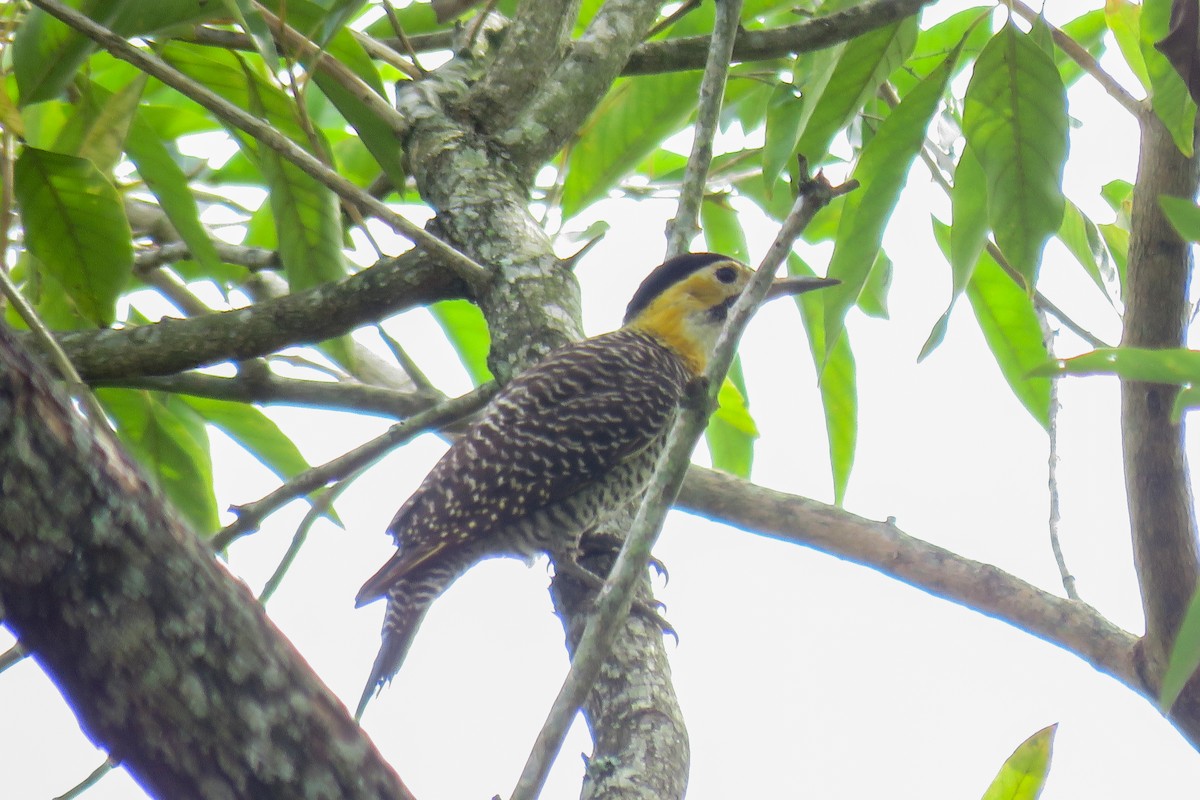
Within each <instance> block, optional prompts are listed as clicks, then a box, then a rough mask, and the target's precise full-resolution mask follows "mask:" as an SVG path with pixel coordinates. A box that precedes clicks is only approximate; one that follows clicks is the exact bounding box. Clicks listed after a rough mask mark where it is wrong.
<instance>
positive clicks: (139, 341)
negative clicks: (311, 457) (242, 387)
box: [57, 252, 467, 381]
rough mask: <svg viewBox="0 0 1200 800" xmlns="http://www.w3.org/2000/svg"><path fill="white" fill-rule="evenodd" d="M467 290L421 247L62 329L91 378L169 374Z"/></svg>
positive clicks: (329, 333)
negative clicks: (127, 318) (201, 305)
mask: <svg viewBox="0 0 1200 800" xmlns="http://www.w3.org/2000/svg"><path fill="white" fill-rule="evenodd" d="M466 292H467V288H466V287H465V286H464V285H463V284H462V283H461V282H459V281H458V280H457V279H456V278H455V276H454V275H453V274H451V273H450V272H449V271H447V270H444V269H440V268H439V267H438V266H437V265H435V264H433V263H432V262H431V260H430V259H429V258H427V257H425V256H424V255H423V254H422V253H420V252H412V253H407V254H405V255H403V256H401V257H400V258H398V259H395V260H393V261H390V262H387V263H383V264H377V265H376V266H373V267H371V268H369V269H365V270H363V271H362V272H358V273H356V274H354V275H351V276H349V277H348V278H344V279H342V280H340V281H338V282H337V283H328V284H322V285H320V286H314V287H312V288H311V289H306V290H304V291H301V292H297V293H295V294H290V295H286V296H284V297H280V298H278V299H275V300H267V301H264V302H260V303H256V304H255V305H253V306H250V307H249V308H239V309H236V310H233V311H222V312H219V313H215V314H209V315H207V316H203V317H194V318H192V319H186V320H180V319H164V320H161V321H159V322H156V323H153V324H151V325H142V326H139V327H136V328H123V329H119V330H102V331H68V332H62V333H58V334H57V337H58V340H59V342H61V344H62V347H63V350H64V351H65V352H66V353H67V355H68V356H69V357H70V359H71V362H72V363H74V364H75V367H76V369H77V370H78V371H79V374H80V376H81V377H82V378H83V379H84V380H85V381H100V380H122V379H129V378H141V377H145V376H147V375H168V374H171V373H174V372H182V371H183V370H188V369H194V368H196V367H199V366H204V365H206V364H214V363H218V362H221V361H240V360H243V359H247V358H256V357H258V356H263V355H266V354H268V353H272V352H275V351H276V350H278V349H280V348H282V347H287V346H290V345H296V344H312V343H315V342H320V341H324V340H325V339H329V338H332V337H334V336H340V335H342V334H343V333H346V332H348V331H351V330H353V329H354V328H356V327H358V326H359V325H363V324H365V323H367V322H374V321H377V320H380V319H383V318H384V317H387V316H389V315H391V314H395V313H398V312H400V311H403V310H404V309H407V308H413V307H415V306H419V305H425V304H428V303H432V302H434V301H436V300H445V299H448V298H452V297H462V296H464V294H465V293H466Z"/></svg>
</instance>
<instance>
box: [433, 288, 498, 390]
mask: <svg viewBox="0 0 1200 800" xmlns="http://www.w3.org/2000/svg"><path fill="white" fill-rule="evenodd" d="M429 311H430V313H431V314H433V318H434V319H436V320H437V322H438V324H439V325H441V326H442V330H443V331H444V332H445V334H446V338H447V339H449V340H450V344H452V345H454V349H455V350H456V351H457V352H458V358H459V360H461V361H462V364H463V366H464V367H466V369H467V374H468V375H470V376H471V382H472V383H474V384H475V385H476V386H479V385H480V384H483V383H487V382H488V381H490V380H492V371H491V370H490V369H488V363H487V357H488V350H489V349H490V348H491V346H492V337H491V334H490V333H488V326H487V320H485V319H484V318H483V312H481V311H480V310H479V307H478V306H477V305H475V304H474V303H472V302H469V301H467V300H443V301H442V302H440V303H434V304H433V305H431V306H430V307H429Z"/></svg>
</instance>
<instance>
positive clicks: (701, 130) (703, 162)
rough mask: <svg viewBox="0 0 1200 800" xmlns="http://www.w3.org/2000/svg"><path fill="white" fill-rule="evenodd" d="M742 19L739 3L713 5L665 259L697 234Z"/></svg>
mask: <svg viewBox="0 0 1200 800" xmlns="http://www.w3.org/2000/svg"><path fill="white" fill-rule="evenodd" d="M741 17H742V3H741V0H723V2H721V3H719V4H717V18H716V22H715V23H714V26H713V35H712V39H711V41H710V47H709V50H708V61H707V63H706V64H705V65H704V78H703V79H702V80H701V81H700V104H699V108H698V110H697V112H696V124H695V125H694V126H693V127H692V132H693V133H692V152H691V154H690V155H689V156H688V160H687V167H686V168H685V169H684V172H683V189H682V190H681V191H680V193H679V207H678V209H677V210H676V212H675V216H674V218H672V219H671V221H670V222H668V223H667V258H673V257H675V256H678V255H683V254H684V253H686V252H688V250H689V247H688V245H689V244H690V243H691V241H692V239H694V238H695V237H696V234H698V233H700V225H699V219H700V204H701V203H702V202H703V201H704V187H705V184H706V183H707V180H708V168H709V165H710V164H712V156H713V138H714V137H715V136H716V135H717V121H718V120H719V119H720V116H721V99H722V98H723V97H724V96H725V81H726V79H727V78H728V77H729V55H730V53H731V52H732V50H733V40H734V37H735V36H736V35H737V30H738V25H739V23H740V22H741Z"/></svg>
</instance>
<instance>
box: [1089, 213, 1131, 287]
mask: <svg viewBox="0 0 1200 800" xmlns="http://www.w3.org/2000/svg"><path fill="white" fill-rule="evenodd" d="M1096 227H1097V228H1099V229H1100V235H1101V236H1103V237H1104V244H1105V245H1106V246H1107V247H1108V252H1109V253H1110V254H1111V255H1112V257H1113V261H1114V262H1115V263H1116V266H1117V279H1118V282H1119V283H1120V284H1121V286H1124V285H1125V271H1126V268H1127V265H1128V263H1129V229H1128V228H1123V227H1121V226H1120V225H1117V224H1115V223H1108V224H1104V225H1097V226H1096Z"/></svg>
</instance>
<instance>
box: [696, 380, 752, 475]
mask: <svg viewBox="0 0 1200 800" xmlns="http://www.w3.org/2000/svg"><path fill="white" fill-rule="evenodd" d="M730 373H731V375H732V376H734V377H736V378H737V379H738V381H737V383H741V380H740V379H741V364H740V362H738V361H736V360H735V362H734V366H732V367H730ZM737 383H735V382H734V380H731V379H730V378H726V379H725V381H724V382H723V383H722V384H721V388H720V390H718V392H717V403H718V404H719V405H718V408H717V410H716V411H715V412H713V415H712V417H711V418H710V419H709V421H708V427H707V428H706V429H705V432H704V436H705V441H706V443H707V444H708V452H709V454H710V455H711V456H712V465H713V469H719V470H722V471H724V472H728V473H730V474H733V475H737V476H738V477H741V478H749V477H750V469H751V467H752V466H753V465H754V440H755V439H757V438H758V426H756V425H755V424H754V418H753V417H752V416H750V407H749V405H748V404H747V403H746V396H745V387H744V386H741V387H739V386H738V385H737Z"/></svg>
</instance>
